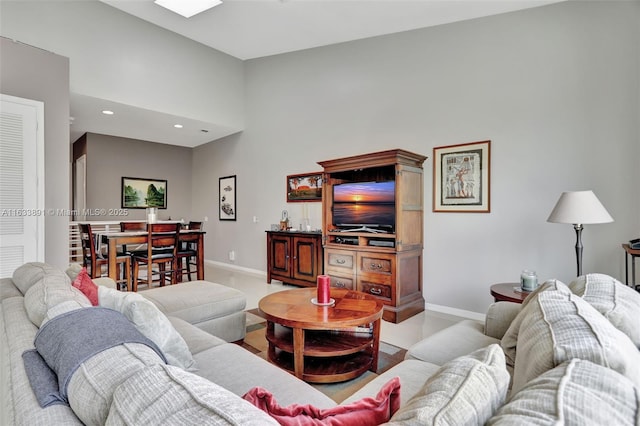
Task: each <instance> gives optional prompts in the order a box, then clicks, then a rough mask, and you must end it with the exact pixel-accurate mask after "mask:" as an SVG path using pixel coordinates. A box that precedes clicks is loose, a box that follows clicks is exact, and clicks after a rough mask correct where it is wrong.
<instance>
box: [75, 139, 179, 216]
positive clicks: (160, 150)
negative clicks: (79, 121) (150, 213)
mask: <svg viewBox="0 0 640 426" xmlns="http://www.w3.org/2000/svg"><path fill="white" fill-rule="evenodd" d="M86 140H87V209H92V211H100V210H101V209H104V210H106V211H107V215H105V216H99V215H97V216H93V217H87V218H86V219H87V220H115V221H121V220H142V219H145V218H146V216H145V213H146V210H144V209H127V214H126V215H121V212H119V210H120V207H121V205H122V204H121V182H122V177H137V178H147V179H162V180H166V181H167V208H166V209H161V210H159V211H158V215H159V218H160V219H161V220H166V219H169V218H171V219H174V220H180V219H184V220H185V221H189V219H190V213H191V185H192V182H191V162H192V160H191V148H185V147H179V146H173V145H165V144H158V143H153V142H146V141H140V140H135V139H127V138H119V137H114V136H107V135H98V134H93V133H87V135H86ZM110 213H111V214H110Z"/></svg>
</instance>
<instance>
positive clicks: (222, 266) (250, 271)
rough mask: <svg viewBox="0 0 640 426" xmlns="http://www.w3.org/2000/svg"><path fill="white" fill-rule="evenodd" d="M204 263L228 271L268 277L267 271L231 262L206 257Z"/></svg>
mask: <svg viewBox="0 0 640 426" xmlns="http://www.w3.org/2000/svg"><path fill="white" fill-rule="evenodd" d="M204 263H206V264H208V265H211V266H213V267H216V268H220V269H226V270H227V271H234V272H242V273H245V274H250V275H254V276H258V277H264V279H265V280H266V279H267V273H266V272H264V271H260V270H258V269H251V268H245V267H244V266H238V265H231V264H229V263H224V262H216V261H215V260H206V259H205V260H204Z"/></svg>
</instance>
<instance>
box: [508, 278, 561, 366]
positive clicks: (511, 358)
mask: <svg viewBox="0 0 640 426" xmlns="http://www.w3.org/2000/svg"><path fill="white" fill-rule="evenodd" d="M545 291H558V292H560V293H566V294H569V293H571V290H570V289H569V287H567V286H566V284H564V283H563V282H562V281H558V280H548V281H546V282H544V283H543V284H542V285H541V286H539V287H538V288H537V289H535V290H534V291H532V292H531V294H529V296H527V298H526V299H524V302H522V306H521V308H520V312H519V313H518V315H516V317H515V318H514V320H513V321H511V324H510V325H509V328H508V329H507V331H506V332H505V333H504V336H502V340H501V341H500V345H501V346H502V350H503V351H504V355H505V358H506V360H507V365H508V366H509V367H511V368H513V366H514V365H515V362H516V344H517V342H518V333H519V332H520V326H521V325H522V320H523V319H524V317H525V315H526V313H525V308H526V307H527V305H529V304H530V303H535V301H536V300H537V299H538V297H539V295H540V294H542V293H544V292H545Z"/></svg>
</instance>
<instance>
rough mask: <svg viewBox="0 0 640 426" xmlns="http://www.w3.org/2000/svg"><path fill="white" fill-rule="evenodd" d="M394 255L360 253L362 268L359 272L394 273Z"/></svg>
mask: <svg viewBox="0 0 640 426" xmlns="http://www.w3.org/2000/svg"><path fill="white" fill-rule="evenodd" d="M393 261H394V257H392V256H389V257H386V256H384V255H381V254H366V253H363V254H362V255H360V262H359V263H360V269H359V271H358V273H362V272H364V273H374V274H389V275H390V274H392V273H393Z"/></svg>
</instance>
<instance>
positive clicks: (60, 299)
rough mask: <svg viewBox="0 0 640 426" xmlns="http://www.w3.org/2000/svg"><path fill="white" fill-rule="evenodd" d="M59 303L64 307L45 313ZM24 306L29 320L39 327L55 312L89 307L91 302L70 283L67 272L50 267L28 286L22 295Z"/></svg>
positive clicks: (55, 313)
mask: <svg viewBox="0 0 640 426" xmlns="http://www.w3.org/2000/svg"><path fill="white" fill-rule="evenodd" d="M59 304H64V305H63V307H64V309H57V310H53V311H52V313H51V314H50V315H47V313H48V311H49V310H50V309H53V308H55V307H56V306H57V305H59ZM24 306H25V308H26V310H27V315H29V319H30V320H31V322H32V323H33V324H35V325H36V326H37V327H41V326H42V324H43V323H44V321H45V319H47V320H49V319H51V318H53V317H54V316H55V315H57V314H60V313H64V312H68V311H70V310H74V309H80V308H87V307H90V306H91V302H90V301H89V299H87V296H85V295H84V294H82V292H81V291H80V290H78V289H76V288H74V287H73V286H72V285H71V280H70V279H69V277H68V276H67V274H65V273H64V272H62V271H59V270H55V269H52V270H49V271H48V272H47V273H46V274H45V275H44V276H42V277H41V278H40V279H39V280H38V282H36V283H35V284H34V285H32V286H31V287H29V289H28V290H27V292H26V294H25V295H24Z"/></svg>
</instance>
